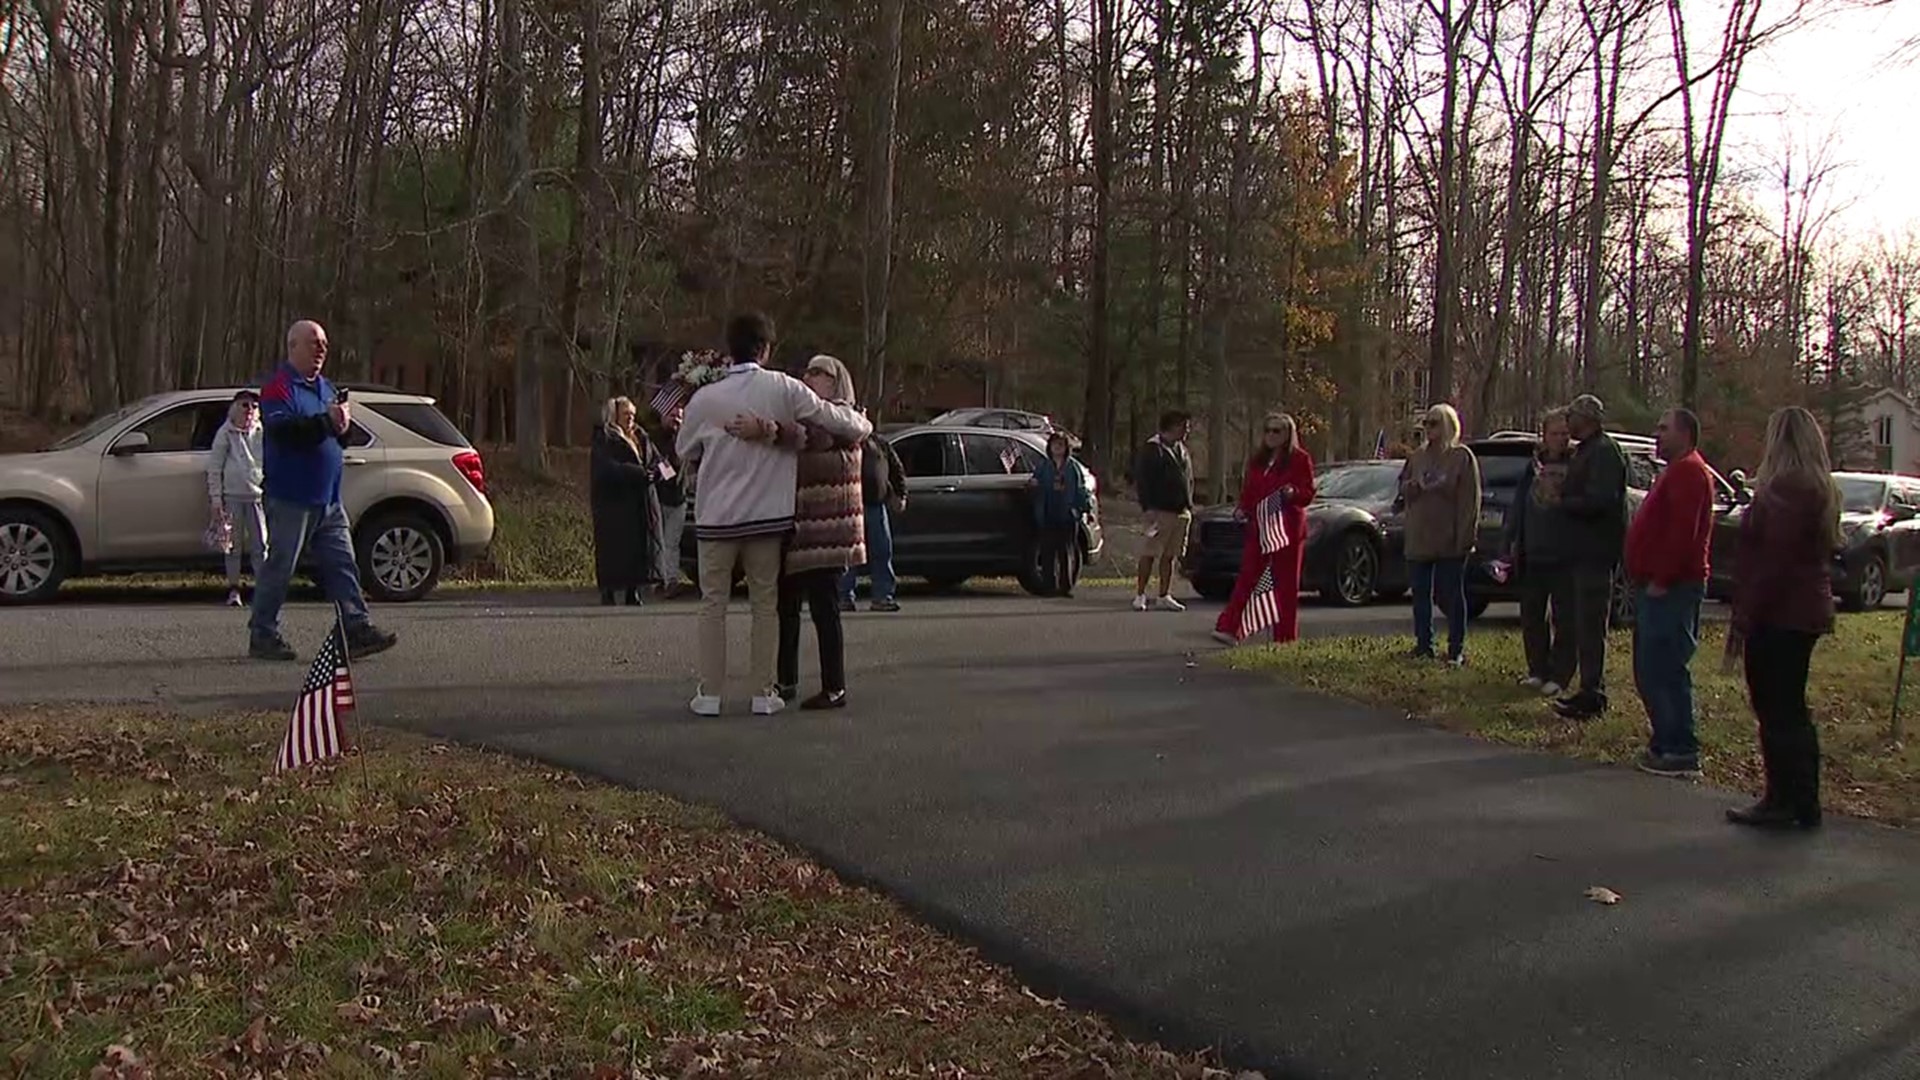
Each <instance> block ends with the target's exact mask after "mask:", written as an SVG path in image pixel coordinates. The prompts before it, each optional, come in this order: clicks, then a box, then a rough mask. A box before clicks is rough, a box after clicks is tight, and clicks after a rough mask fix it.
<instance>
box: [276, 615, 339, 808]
mask: <svg viewBox="0 0 1920 1080" xmlns="http://www.w3.org/2000/svg"><path fill="white" fill-rule="evenodd" d="M352 713H353V672H352V671H351V670H350V669H349V668H348V667H347V633H346V629H345V627H343V626H342V625H341V622H340V619H339V618H338V616H336V617H335V618H334V620H333V632H332V633H330V634H328V635H327V641H326V644H324V645H322V646H320V651H319V652H318V653H315V654H314V657H313V666H312V667H309V668H308V669H307V681H306V683H305V684H304V685H303V686H302V687H301V688H300V699H299V700H298V701H295V702H294V703H293V716H292V717H291V718H290V719H289V720H288V721H287V734H286V736H285V737H284V738H282V739H281V740H280V756H279V757H278V758H276V759H275V761H274V769H275V770H276V771H279V772H286V771H287V770H289V769H298V768H301V767H303V766H306V765H311V764H312V763H314V762H316V761H320V760H322V759H324V758H331V757H339V756H340V754H341V752H342V750H343V749H344V740H343V739H342V738H341V728H342V724H343V722H344V721H345V719H346V718H347V717H348V716H349V715H351V714H352Z"/></svg>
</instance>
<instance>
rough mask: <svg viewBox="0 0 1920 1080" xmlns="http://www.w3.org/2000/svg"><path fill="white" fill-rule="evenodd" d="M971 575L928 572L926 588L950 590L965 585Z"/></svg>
mask: <svg viewBox="0 0 1920 1080" xmlns="http://www.w3.org/2000/svg"><path fill="white" fill-rule="evenodd" d="M971 576H972V575H970V574H943V575H937V576H936V575H933V574H929V575H927V588H929V589H932V590H933V591H934V592H952V591H954V590H955V589H958V588H959V587H960V586H962V585H965V584H966V583H967V580H968V579H969V578H970V577H971ZM1023 584H1024V582H1023Z"/></svg>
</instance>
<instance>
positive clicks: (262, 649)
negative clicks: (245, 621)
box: [247, 634, 300, 660]
mask: <svg viewBox="0 0 1920 1080" xmlns="http://www.w3.org/2000/svg"><path fill="white" fill-rule="evenodd" d="M247 655H248V656H250V657H252V658H253V659H255V660H298V659H300V655H299V654H298V653H296V652H294V651H293V646H291V645H289V644H287V639H286V638H283V637H281V636H280V635H279V634H275V635H273V636H272V637H257V638H254V639H253V640H252V641H250V642H248V643H247Z"/></svg>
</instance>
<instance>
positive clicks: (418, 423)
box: [367, 401, 472, 450]
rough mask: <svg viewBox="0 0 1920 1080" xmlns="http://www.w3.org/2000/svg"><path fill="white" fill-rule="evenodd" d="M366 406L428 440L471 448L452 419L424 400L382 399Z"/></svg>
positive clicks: (460, 447) (461, 447) (465, 448)
mask: <svg viewBox="0 0 1920 1080" xmlns="http://www.w3.org/2000/svg"><path fill="white" fill-rule="evenodd" d="M367 408H369V409H372V410H373V411H374V412H376V413H378V414H380V415H381V416H384V417H386V418H387V419H389V420H391V421H393V422H394V423H396V424H399V425H400V426H401V427H403V428H406V429H407V430H408V431H411V432H413V433H414V434H415V435H418V436H420V437H421V438H423V439H425V440H427V441H428V442H434V443H439V444H440V445H441V446H452V447H457V448H459V449H461V450H470V449H472V444H471V443H469V442H467V437H466V436H465V435H462V434H460V429H459V428H457V427H454V426H453V421H451V420H449V419H447V417H446V414H445V413H442V412H441V411H440V410H439V409H438V408H436V407H435V406H432V405H429V404H427V403H426V402H423V401H382V402H379V403H378V404H374V403H371V402H369V403H368V404H367Z"/></svg>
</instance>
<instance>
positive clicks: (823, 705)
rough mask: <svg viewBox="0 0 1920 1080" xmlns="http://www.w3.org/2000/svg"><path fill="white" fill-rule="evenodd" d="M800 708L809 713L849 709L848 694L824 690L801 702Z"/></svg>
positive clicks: (840, 691) (842, 691)
mask: <svg viewBox="0 0 1920 1080" xmlns="http://www.w3.org/2000/svg"><path fill="white" fill-rule="evenodd" d="M800 707H801V708H802V709H805V710H808V711H818V710H820V709H844V708H846V707H847V692H846V691H845V690H822V691H820V692H819V693H817V694H815V695H813V696H812V697H810V698H808V699H807V700H805V701H803V702H801V703H800Z"/></svg>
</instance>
